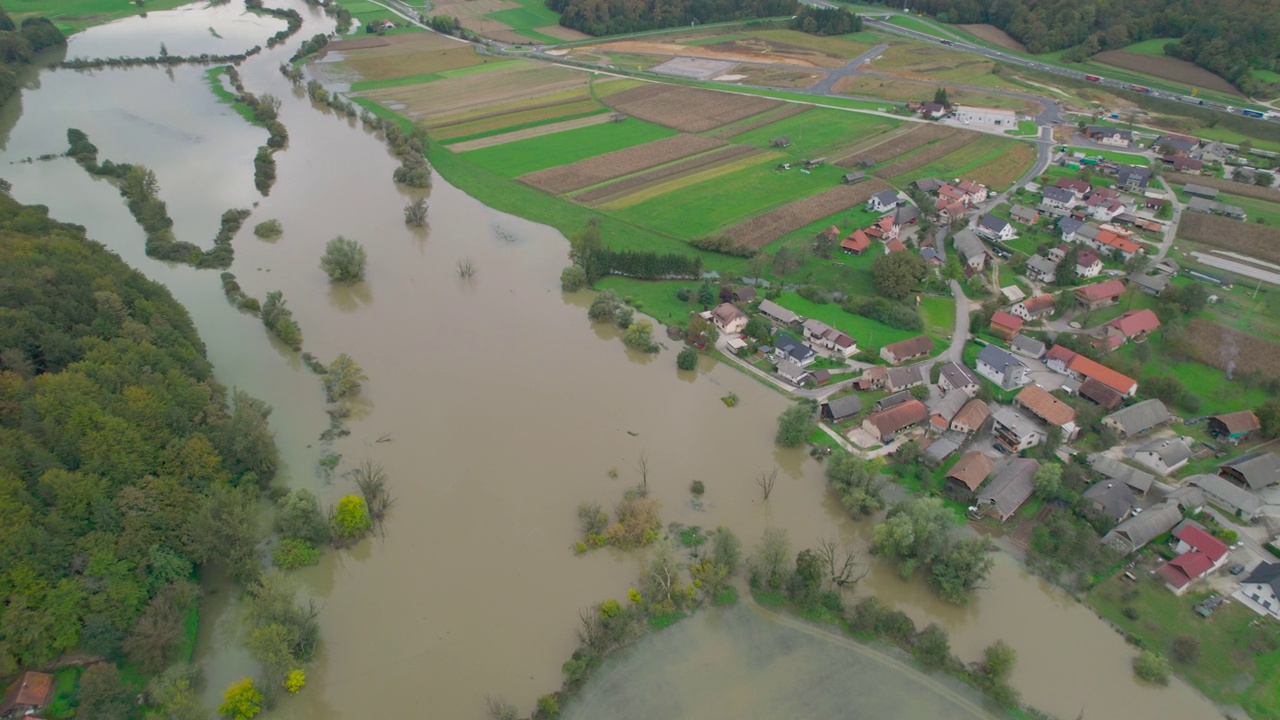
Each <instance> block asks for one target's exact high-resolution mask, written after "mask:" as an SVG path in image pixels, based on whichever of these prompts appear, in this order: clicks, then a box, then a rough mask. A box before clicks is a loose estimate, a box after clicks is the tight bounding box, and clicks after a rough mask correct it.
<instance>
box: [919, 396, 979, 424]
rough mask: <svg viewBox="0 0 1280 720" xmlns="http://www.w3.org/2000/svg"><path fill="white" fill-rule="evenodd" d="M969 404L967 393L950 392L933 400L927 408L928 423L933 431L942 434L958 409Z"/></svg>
mask: <svg viewBox="0 0 1280 720" xmlns="http://www.w3.org/2000/svg"><path fill="white" fill-rule="evenodd" d="M968 402H969V393H967V392H965V391H963V390H952V391H951V392H949V393H947V394H946V395H943V396H942V398H941V399H939V400H935V401H934V402H933V403H932V404H931V406H930V407H929V423H930V424H931V425H932V426H933V429H934V430H937V431H939V432H942V431H944V430H946V429H947V428H949V427H951V420H952V419H953V418H955V416H956V414H957V413H959V412H960V408H962V407H964V406H965V404H966V403H968Z"/></svg>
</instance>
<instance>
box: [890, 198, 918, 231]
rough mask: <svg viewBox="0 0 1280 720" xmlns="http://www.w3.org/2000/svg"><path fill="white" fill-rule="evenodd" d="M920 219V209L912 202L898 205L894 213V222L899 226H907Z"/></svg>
mask: <svg viewBox="0 0 1280 720" xmlns="http://www.w3.org/2000/svg"><path fill="white" fill-rule="evenodd" d="M919 219H920V209H919V208H917V207H916V206H915V205H912V204H911V203H903V204H901V205H899V206H898V209H897V211H896V212H895V213H894V215H893V224H894V225H897V226H899V227H906V226H907V225H910V224H911V223H913V222H915V221H917V220H919Z"/></svg>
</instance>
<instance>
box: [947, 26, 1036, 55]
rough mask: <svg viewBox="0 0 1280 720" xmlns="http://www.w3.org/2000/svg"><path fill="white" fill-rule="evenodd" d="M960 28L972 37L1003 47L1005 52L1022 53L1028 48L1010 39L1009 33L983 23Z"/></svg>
mask: <svg viewBox="0 0 1280 720" xmlns="http://www.w3.org/2000/svg"><path fill="white" fill-rule="evenodd" d="M958 27H959V28H960V29H961V30H964V31H965V32H967V33H969V34H970V35H975V36H977V37H978V39H980V40H985V41H987V42H989V43H991V44H992V45H995V46H996V47H1002V48H1004V49H1005V50H1014V51H1016V52H1020V53H1024V52H1026V51H1027V46H1025V45H1023V44H1022V43H1020V42H1018V41H1017V40H1014V39H1013V38H1012V37H1009V33H1007V32H1005V31H1003V30H1001V29H1000V28H998V27H996V26H995V25H987V24H985V23H983V24H977V25H960V26H958Z"/></svg>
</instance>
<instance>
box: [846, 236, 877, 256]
mask: <svg viewBox="0 0 1280 720" xmlns="http://www.w3.org/2000/svg"><path fill="white" fill-rule="evenodd" d="M870 247H871V238H869V237H867V234H866V233H865V232H863V231H861V230H854V231H853V234H852V235H850V236H849V237H847V238H845V239H844V241H843V242H841V243H840V249H841V250H843V251H845V252H847V253H849V254H850V255H861V254H862V253H864V252H866V251H867V250H868V249H869V248H870Z"/></svg>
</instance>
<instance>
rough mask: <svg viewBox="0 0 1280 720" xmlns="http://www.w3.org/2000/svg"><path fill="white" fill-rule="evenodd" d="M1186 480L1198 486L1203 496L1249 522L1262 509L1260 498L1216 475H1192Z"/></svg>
mask: <svg viewBox="0 0 1280 720" xmlns="http://www.w3.org/2000/svg"><path fill="white" fill-rule="evenodd" d="M1187 482H1188V483H1189V484H1191V485H1194V486H1195V487H1198V488H1200V490H1201V492H1203V493H1204V495H1205V497H1206V498H1208V499H1209V500H1212V501H1213V502H1215V503H1216V504H1218V505H1221V506H1222V507H1223V508H1225V509H1226V510H1227V511H1229V512H1232V513H1235V515H1236V517H1238V518H1240V519H1242V520H1244V521H1246V522H1251V521H1252V520H1253V519H1254V518H1256V517H1258V513H1259V512H1261V511H1262V505H1263V503H1262V499H1261V498H1259V497H1258V496H1257V495H1254V494H1253V493H1251V492H1249V491H1248V490H1244V489H1242V488H1241V487H1240V486H1239V485H1236V484H1235V483H1233V482H1231V481H1230V480H1227V479H1226V478H1223V477H1219V476H1217V475H1192V476H1191V477H1189V478H1187Z"/></svg>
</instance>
